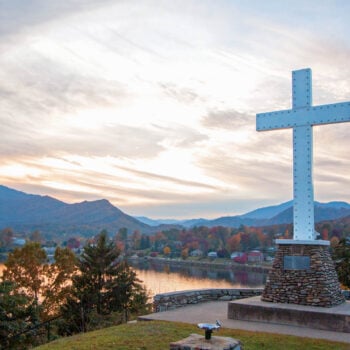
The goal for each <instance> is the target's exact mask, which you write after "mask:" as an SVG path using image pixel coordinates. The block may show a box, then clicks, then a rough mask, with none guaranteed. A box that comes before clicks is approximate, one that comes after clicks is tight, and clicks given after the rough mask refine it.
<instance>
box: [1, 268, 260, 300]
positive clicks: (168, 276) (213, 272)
mask: <svg viewBox="0 0 350 350" xmlns="http://www.w3.org/2000/svg"><path fill="white" fill-rule="evenodd" d="M4 267H5V266H4V265H3V264H0V275H2V271H3V269H4ZM133 268H134V269H135V271H136V273H137V276H138V278H139V279H140V280H141V281H143V284H144V285H145V287H146V288H147V290H148V292H149V294H150V296H154V295H155V294H159V293H167V292H175V291H182V290H189V289H204V288H259V287H262V286H263V285H264V284H265V281H266V273H258V272H247V271H233V270H230V269H225V270H223V269H208V268H200V267H196V266H185V267H184V266H181V267H174V266H169V265H157V264H154V263H152V264H149V263H138V264H137V265H134V266H133Z"/></svg>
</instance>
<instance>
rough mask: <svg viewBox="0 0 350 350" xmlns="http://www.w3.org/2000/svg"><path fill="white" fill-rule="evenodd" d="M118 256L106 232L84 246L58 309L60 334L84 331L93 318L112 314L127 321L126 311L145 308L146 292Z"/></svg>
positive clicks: (118, 252)
mask: <svg viewBox="0 0 350 350" xmlns="http://www.w3.org/2000/svg"><path fill="white" fill-rule="evenodd" d="M119 254H120V251H119V250H118V249H117V248H116V246H115V244H113V242H112V241H110V240H109V239H108V236H107V232H106V231H102V232H101V233H100V234H99V235H98V236H97V238H96V243H95V244H87V245H86V246H85V247H84V249H83V253H82V255H81V257H80V261H79V263H78V266H79V273H78V274H77V275H76V276H74V277H73V280H72V293H71V295H70V297H68V298H67V301H66V303H65V304H64V305H62V308H61V311H62V314H63V317H64V319H65V323H64V326H63V327H62V328H61V332H62V333H65V334H72V333H78V332H85V331H87V330H89V329H90V325H91V324H92V322H93V319H94V317H96V316H97V317H98V315H108V314H110V313H111V312H114V311H123V314H124V319H125V320H127V319H128V313H129V311H133V310H135V309H137V308H140V307H141V305H143V306H144V305H145V303H146V300H147V296H146V292H145V291H144V289H143V287H142V285H141V284H140V281H139V280H138V279H137V278H136V273H135V272H134V271H133V270H132V269H131V268H130V267H129V266H128V265H127V264H126V263H125V262H123V261H121V262H120V261H119V260H118V258H119ZM94 310H96V314H97V315H96V316H94V312H95V311H94Z"/></svg>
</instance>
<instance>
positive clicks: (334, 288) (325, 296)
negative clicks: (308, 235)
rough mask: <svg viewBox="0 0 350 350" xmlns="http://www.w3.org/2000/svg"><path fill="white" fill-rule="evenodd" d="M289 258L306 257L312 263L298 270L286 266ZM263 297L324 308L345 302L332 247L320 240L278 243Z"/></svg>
mask: <svg viewBox="0 0 350 350" xmlns="http://www.w3.org/2000/svg"><path fill="white" fill-rule="evenodd" d="M316 242H317V241H316ZM285 257H287V259H288V258H290V257H293V258H295V257H302V258H301V259H303V258H305V257H306V259H308V261H309V265H308V266H306V267H304V268H300V267H298V268H296V269H293V268H291V267H290V266H288V267H286V266H285V265H286V258H285ZM307 257H309V258H307ZM261 300H262V301H267V302H273V303H289V304H298V305H310V306H320V307H332V306H336V305H339V304H342V303H344V302H345V298H344V296H343V294H342V292H341V289H340V284H339V281H338V276H337V273H336V271H335V268H334V264H333V261H332V258H331V256H330V253H329V247H328V246H327V245H317V244H316V243H315V244H305V245H304V244H284V243H281V244H278V250H277V253H276V256H275V260H274V263H273V267H272V270H271V271H270V272H269V275H268V278H267V282H266V285H265V289H264V291H263V293H262V296H261Z"/></svg>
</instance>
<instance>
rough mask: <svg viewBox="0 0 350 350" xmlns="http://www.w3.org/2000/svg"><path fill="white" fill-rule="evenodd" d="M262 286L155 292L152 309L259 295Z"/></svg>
mask: <svg viewBox="0 0 350 350" xmlns="http://www.w3.org/2000/svg"><path fill="white" fill-rule="evenodd" d="M262 291H263V289H262V288H256V289H254V288H241V289H237V288H235V289H199V290H186V291H179V292H170V293H163V294H157V295H155V296H154V298H153V311H154V312H162V311H167V310H173V309H177V308H180V307H184V306H187V305H191V304H198V303H203V302H206V301H214V300H226V301H230V300H237V299H243V298H250V297H253V296H256V295H261V294H262Z"/></svg>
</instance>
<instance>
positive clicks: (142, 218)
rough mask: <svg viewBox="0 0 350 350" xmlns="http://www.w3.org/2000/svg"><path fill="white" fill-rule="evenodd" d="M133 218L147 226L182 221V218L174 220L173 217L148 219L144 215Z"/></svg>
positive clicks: (174, 223)
mask: <svg viewBox="0 0 350 350" xmlns="http://www.w3.org/2000/svg"><path fill="white" fill-rule="evenodd" d="M134 218H135V219H137V220H139V221H141V222H143V223H144V224H147V225H149V226H159V225H181V224H182V223H183V222H184V220H175V219H150V218H147V217H146V216H134Z"/></svg>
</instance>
